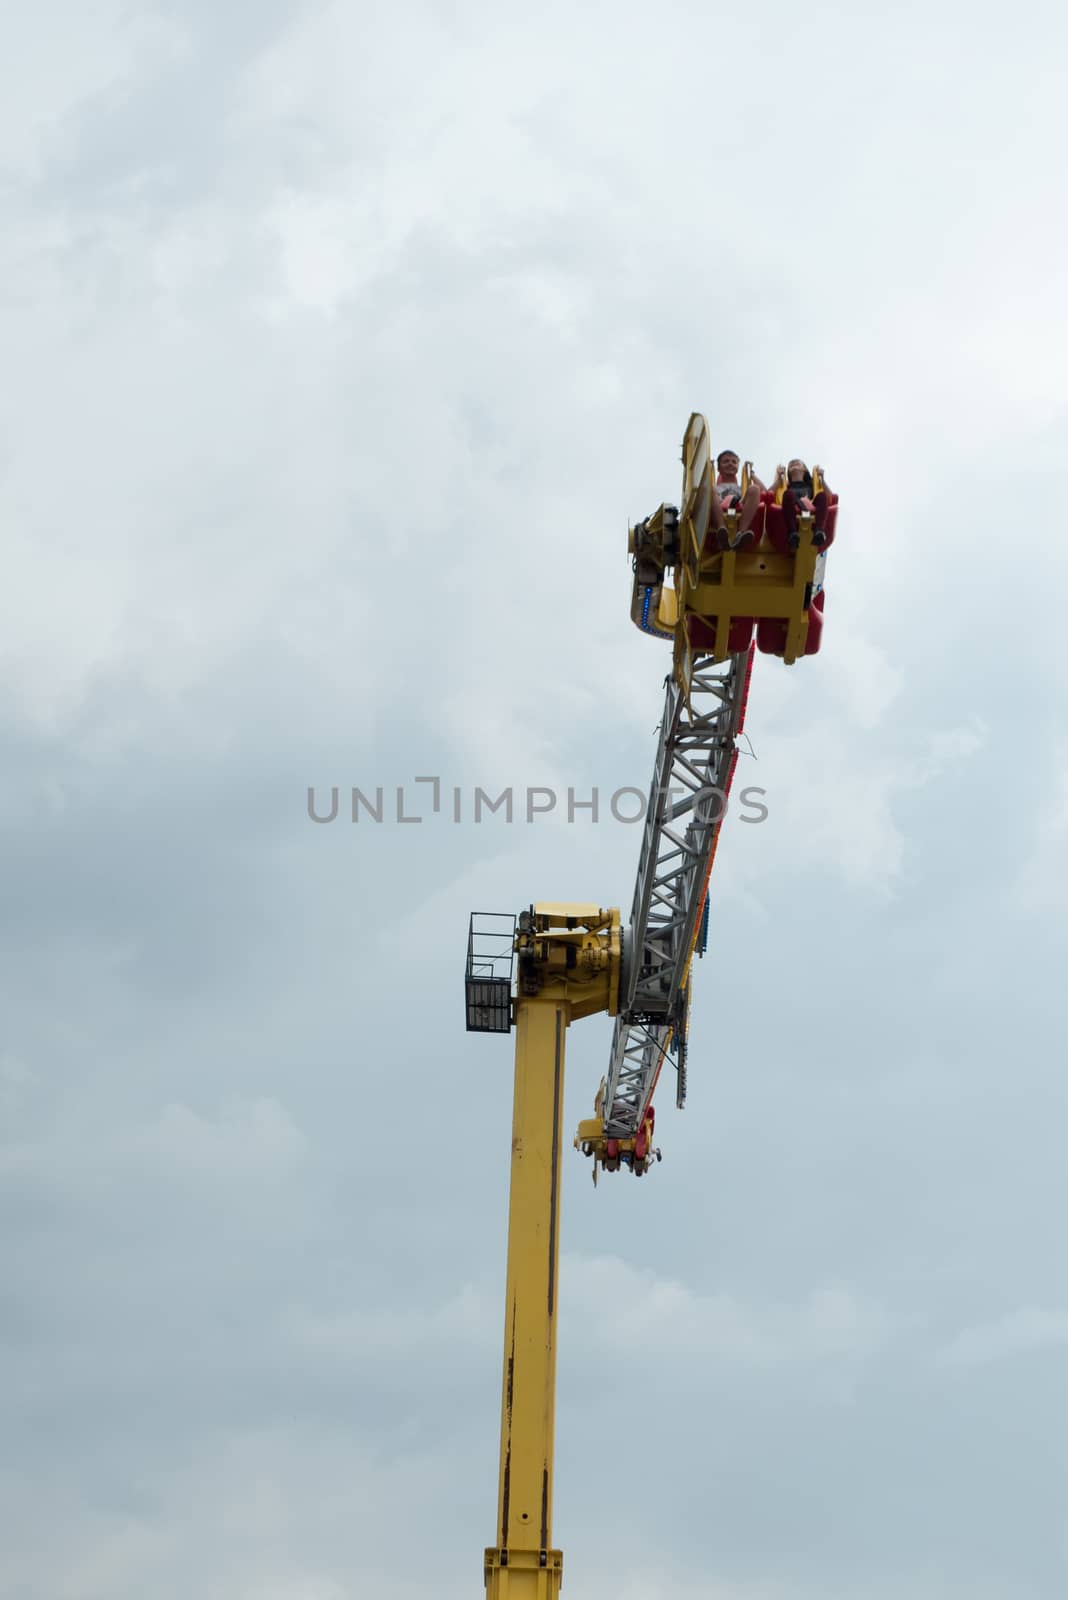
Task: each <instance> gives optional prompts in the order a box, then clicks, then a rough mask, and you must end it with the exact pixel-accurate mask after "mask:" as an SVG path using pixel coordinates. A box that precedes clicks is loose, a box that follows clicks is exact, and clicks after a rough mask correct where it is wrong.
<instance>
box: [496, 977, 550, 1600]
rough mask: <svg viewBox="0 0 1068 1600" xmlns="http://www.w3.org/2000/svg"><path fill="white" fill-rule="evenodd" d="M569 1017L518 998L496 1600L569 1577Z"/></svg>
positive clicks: (518, 1599) (538, 1001) (545, 1002)
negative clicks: (563, 1207) (561, 1445)
mask: <svg viewBox="0 0 1068 1600" xmlns="http://www.w3.org/2000/svg"><path fill="white" fill-rule="evenodd" d="M568 1010H569V1008H568V1005H567V1002H566V1001H564V1000H561V999H560V998H554V999H550V998H544V999H543V998H541V997H540V996H539V997H536V998H526V997H522V996H521V997H520V998H519V999H518V1001H517V1004H516V1041H515V1098H514V1102H513V1112H512V1181H511V1194H510V1199H509V1205H508V1280H507V1284H508V1286H507V1297H506V1302H505V1318H504V1382H503V1394H502V1403H501V1463H500V1484H499V1496H498V1509H497V1540H498V1543H497V1546H496V1547H495V1548H493V1549H489V1550H487V1551H486V1561H485V1580H486V1587H487V1590H488V1597H489V1600H556V1596H558V1595H559V1593H560V1585H561V1582H562V1576H563V1557H562V1555H561V1553H560V1551H559V1550H554V1549H553V1548H552V1504H553V1425H554V1418H555V1408H556V1309H557V1301H558V1298H559V1295H558V1290H559V1282H558V1271H559V1258H560V1184H561V1149H562V1143H563V1113H564V1037H565V1031H566V1029H567V1024H568Z"/></svg>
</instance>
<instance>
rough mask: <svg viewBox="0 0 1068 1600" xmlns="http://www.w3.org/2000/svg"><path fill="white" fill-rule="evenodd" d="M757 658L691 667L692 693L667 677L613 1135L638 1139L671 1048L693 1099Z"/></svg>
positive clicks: (617, 1046) (620, 1019) (637, 891)
mask: <svg viewBox="0 0 1068 1600" xmlns="http://www.w3.org/2000/svg"><path fill="white" fill-rule="evenodd" d="M751 671H752V651H750V652H749V653H748V654H746V655H740V656H734V657H732V658H731V660H729V661H728V662H725V663H723V664H722V665H719V666H717V665H716V664H715V663H714V662H713V660H712V657H711V656H698V657H695V658H694V659H693V660H692V663H691V672H690V686H689V692H688V693H684V692H683V691H682V690H681V689H680V687H679V685H678V683H677V682H676V680H675V678H674V677H673V676H672V677H669V678H668V680H667V692H666V698H665V703H664V718H663V721H662V723H661V725H660V743H659V746H658V748H657V753H656V765H655V767H654V769H653V781H652V786H651V788H650V791H649V806H648V810H647V812H646V818H645V832H644V834H643V837H642V847H641V855H640V858H639V862H638V877H637V882H636V884H635V888H634V903H633V906H632V908H631V919H630V928H629V930H628V931H627V934H626V936H625V946H624V949H625V971H624V981H623V988H622V990H621V993H620V1010H619V1015H618V1016H617V1017H616V1024H615V1030H614V1033H613V1035H612V1053H611V1059H610V1064H609V1069H608V1074H607V1077H606V1079H605V1086H604V1095H603V1112H602V1115H603V1117H604V1124H605V1133H606V1134H607V1135H609V1136H610V1137H612V1138H630V1137H633V1136H634V1135H635V1134H636V1132H637V1130H638V1128H639V1127H640V1125H641V1121H642V1118H643V1116H644V1114H645V1110H646V1107H647V1106H648V1104H649V1100H650V1097H651V1096H652V1093H653V1089H654V1087H655V1084H656V1080H657V1076H658V1075H659V1072H660V1068H661V1066H662V1064H663V1062H664V1059H665V1057H666V1055H667V1053H668V1051H669V1050H670V1051H673V1052H674V1054H675V1058H676V1060H675V1064H676V1068H677V1072H678V1091H677V1096H676V1100H677V1104H678V1105H680V1106H681V1105H682V1104H683V1101H684V1099H685V1093H686V1060H685V1055H686V1019H687V1013H688V1010H689V984H688V979H689V970H690V960H691V957H692V954H693V948H694V941H695V937H696V932H697V922H698V918H699V917H700V914H701V908H702V905H703V903H704V899H705V893H706V889H707V884H708V873H709V869H710V867H711V863H712V856H713V853H714V851H715V847H716V841H717V838H718V835H719V830H720V826H721V823H722V818H723V814H724V811H725V810H726V805H727V794H728V792H729V789H730V780H731V777H732V774H733V771H734V764H735V761H736V759H737V754H736V748H737V737H738V734H739V733H740V731H741V728H742V723H743V720H744V717H745V701H746V696H747V692H748V686H749V676H750V673H751Z"/></svg>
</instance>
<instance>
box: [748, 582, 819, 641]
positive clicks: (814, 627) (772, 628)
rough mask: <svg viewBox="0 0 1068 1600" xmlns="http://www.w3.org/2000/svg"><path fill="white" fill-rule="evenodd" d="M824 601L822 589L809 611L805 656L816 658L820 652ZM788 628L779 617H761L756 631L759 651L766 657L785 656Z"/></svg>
mask: <svg viewBox="0 0 1068 1600" xmlns="http://www.w3.org/2000/svg"><path fill="white" fill-rule="evenodd" d="M823 600H824V592H823V590H822V589H821V590H820V592H819V594H818V595H816V596H815V598H814V599H813V601H812V604H811V606H809V609H808V633H807V634H806V636H805V648H804V650H803V651H802V654H803V655H806V656H814V655H815V654H816V652H817V651H818V650H819V647H820V643H821V640H822V637H823ZM786 627H787V624H786V623H785V622H784V621H780V619H779V618H778V617H761V619H760V621H759V622H758V623H757V630H756V642H757V649H758V650H761V651H763V653H764V654H765V655H766V656H781V655H783V654H785V651H786Z"/></svg>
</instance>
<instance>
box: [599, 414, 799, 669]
mask: <svg viewBox="0 0 1068 1600" xmlns="http://www.w3.org/2000/svg"><path fill="white" fill-rule="evenodd" d="M682 462H683V482H682V508H681V510H680V512H679V525H678V545H677V554H676V547H675V546H674V545H669V542H668V540H667V538H666V531H665V523H664V515H663V507H661V508H660V511H658V512H657V513H655V514H654V515H653V516H652V517H651V518H649V519H648V522H647V523H644V524H642V528H643V530H644V534H643V537H644V540H645V546H644V550H645V553H644V556H643V560H644V562H645V569H646V573H647V574H648V573H649V572H650V569H654V570H655V568H656V567H657V565H659V567H660V572H661V581H659V582H657V583H655V584H653V585H652V587H653V594H654V599H655V601H656V607H655V611H654V612H653V615H652V622H653V624H654V631H656V632H658V633H660V634H663V635H666V636H668V637H673V638H674V656H675V678H676V681H677V682H678V684H679V687H680V689H682V691H683V693H688V692H689V687H690V679H691V672H692V660H693V656H694V654H695V651H694V649H693V647H692V646H691V645H690V640H689V631H688V623H689V620H690V618H691V617H695V618H699V619H700V620H701V621H702V622H704V623H705V624H706V625H707V626H708V627H710V628H712V629H713V630H714V643H713V646H712V648H711V650H709V649H706V648H705V647H704V646H701V647H700V649H699V653H700V654H701V655H711V656H712V657H713V659H714V660H715V661H726V660H727V657H728V654H729V651H728V649H727V641H728V638H729V636H730V623H731V618H732V617H754V618H756V619H757V621H760V620H761V619H762V618H774V619H775V620H777V621H780V622H784V623H785V624H786V638H785V643H784V648H783V660H784V661H785V662H786V664H787V665H788V666H789V665H791V664H792V663H793V662H795V661H796V660H797V658H798V657H799V656H801V655H803V654H804V652H805V646H806V644H807V642H808V619H809V606H810V604H811V601H812V596H813V594H814V592H815V574H816V563H817V561H818V560H819V556H820V551H819V549H817V547H816V546H815V545H814V544H813V542H812V517H811V515H809V514H807V513H805V514H803V515H802V516H801V517H800V518H799V521H798V532H799V534H800V539H799V546H798V549H797V550H796V552H792V553H790V554H782V553H780V552H778V551H776V550H773V549H771V548H770V547H769V546H768V545H766V544H764V543H761V544H759V545H757V546H756V548H755V549H749V550H737V549H728V550H725V551H720V550H709V549H707V548H706V546H707V543H708V534H709V530H710V528H711V526H712V509H711V508H712V496H713V495H714V494H715V469H714V463H713V460H712V447H711V443H710V440H709V433H708V423H707V422H706V420H705V418H704V417H703V416H701V415H700V413H699V412H694V414H693V416H691V418H690V420H689V423H688V424H687V426H686V432H685V434H684V436H683V441H682ZM751 480H752V467H751V463H750V462H748V461H747V462H746V463H745V465H744V467H743V470H742V481H741V484H740V488H741V489H742V492H743V493H744V491H745V489H746V488H747V487H748V486H749V484H750V482H751ZM817 481H818V482H819V483H820V484H821V485H822V482H823V479H822V475H821V473H820V469H819V468H815V469H814V471H813V482H814V483H816V482H817ZM781 498H782V491H781V490H777V492H776V499H777V500H778V501H779V502H780V503H781ZM725 515H726V524H727V532H728V535H729V537H730V541H731V542H732V543H733V542H734V541H735V540H736V538H737V536H738V534H739V533H740V531H741V530H740V527H739V518H738V512H737V511H736V510H734V511H728V512H726V513H725ZM629 547H630V550H631V553H632V554H635V553H636V541H635V534H634V530H633V529H632V530H631V533H630V535H629ZM672 564H674V587H671V586H669V584H668V583H667V581H666V576H665V574H664V568H665V567H670V566H671V565H672ZM649 586H650V585H649V578H648V577H646V578H644V579H643V580H642V581H641V582H639V576H638V572H637V567H636V572H635V582H634V591H633V594H632V596H631V617H632V619H633V620H634V621H635V623H637V624H638V625H639V626H641V625H642V621H641V619H642V615H643V607H644V596H645V594H646V592H647V589H648V587H649Z"/></svg>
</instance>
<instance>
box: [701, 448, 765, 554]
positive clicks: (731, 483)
mask: <svg viewBox="0 0 1068 1600" xmlns="http://www.w3.org/2000/svg"><path fill="white" fill-rule="evenodd" d="M740 466H741V458H740V456H739V455H738V454H737V452H736V451H734V450H721V451H720V453H719V455H718V456H717V457H716V483H715V493H714V494H713V496H712V505H711V522H712V528H713V531H714V532H715V536H716V543H717V544H718V546H719V548H720V549H721V550H726V549H727V548H728V547H729V535H728V532H727V519H726V517H725V516H724V512H725V511H737V512H738V536H737V538H736V539H735V541H734V549H735V550H743V549H745V547H746V546H747V545H751V544H754V543H755V539H754V536H753V528H752V522H753V519H754V518H755V516H756V514H757V512H758V511H759V509H760V496H761V495H762V494H765V493H766V492H767V491H766V490H765V488H764V485H763V484H762V483H761V481H760V479H759V478H757V477H751V478H750V480H749V487H748V488H747V489H746V491H745V494H744V495H743V494H742V486H741V484H740V483H739V482H738V468H739V467H740Z"/></svg>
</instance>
